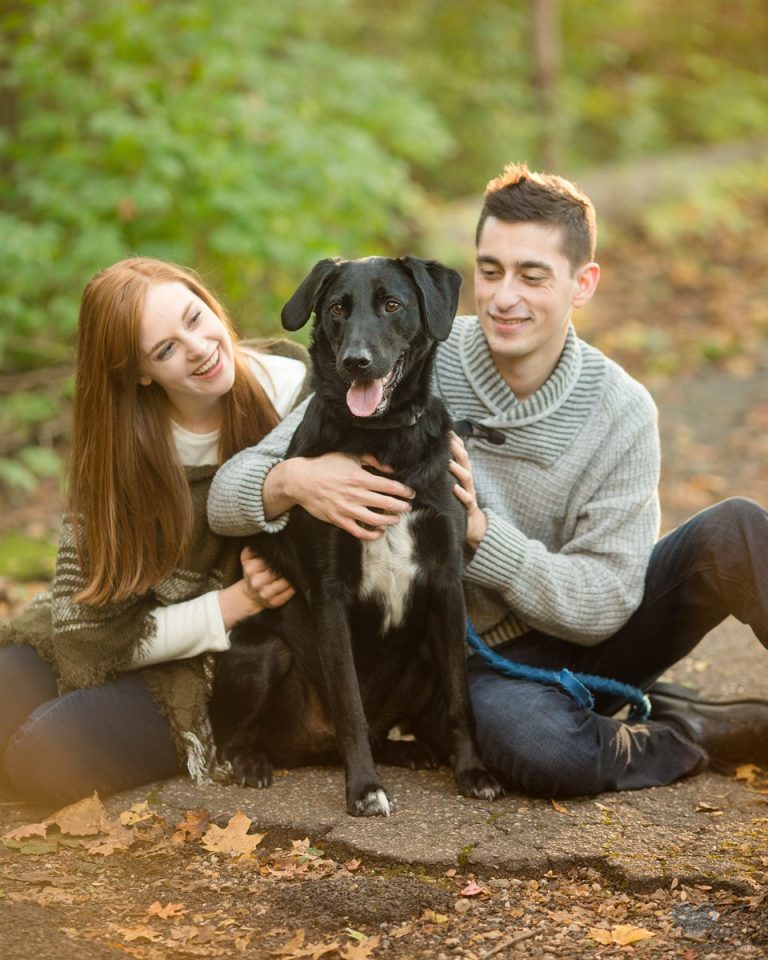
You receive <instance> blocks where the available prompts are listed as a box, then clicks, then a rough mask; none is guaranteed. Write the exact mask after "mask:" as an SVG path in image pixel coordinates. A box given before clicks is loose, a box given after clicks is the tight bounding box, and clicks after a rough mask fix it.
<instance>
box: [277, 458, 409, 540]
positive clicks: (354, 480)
mask: <svg viewBox="0 0 768 960" xmlns="http://www.w3.org/2000/svg"><path fill="white" fill-rule="evenodd" d="M366 467H373V469H374V470H376V471H380V472H379V473H372V472H371V471H370V470H368V469H366ZM391 472H392V471H391V469H390V468H389V467H387V466H385V465H384V464H382V463H379V461H378V460H377V459H376V457H373V456H370V455H368V454H365V455H363V456H361V457H356V456H352V455H351V454H347V453H326V454H324V455H323V456H321V457H293V458H292V459H289V460H284V461H283V462H282V463H280V464H277V465H276V466H275V467H273V469H272V470H271V471H270V472H269V474H268V475H267V482H266V483H265V484H264V500H265V506H266V507H267V508H268V512H269V515H273V514H274V510H269V507H273V508H274V506H276V505H277V504H280V505H281V506H282V507H283V509H287V508H289V507H290V506H294V505H295V504H299V505H300V506H302V507H303V508H304V509H305V510H306V511H307V513H311V514H312V516H313V517H317V519H318V520H323V521H324V522H325V523H332V524H335V525H336V526H337V527H341V529H342V530H346V531H347V533H351V534H352V536H354V537H357V538H358V539H359V540H378V539H379V538H380V537H381V536H382V535H383V534H384V531H385V529H386V528H387V527H390V526H392V525H393V524H395V523H397V522H398V520H399V519H400V517H401V515H402V514H404V513H410V511H411V504H410V502H409V501H410V500H412V499H413V497H414V493H413V490H411V489H410V487H407V486H406V485H405V484H403V483H400V482H399V481H398V480H392V479H390V478H389V477H387V476H382V475H381V474H387V473H391ZM273 475H274V476H273ZM268 497H269V500H268Z"/></svg>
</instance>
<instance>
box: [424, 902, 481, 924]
mask: <svg viewBox="0 0 768 960" xmlns="http://www.w3.org/2000/svg"><path fill="white" fill-rule="evenodd" d="M467 907H469V904H467ZM419 920H424V921H425V922H426V923H448V917H447V916H446V914H444V913H435V911H434V910H429V909H427V910H425V911H424V912H423V913H422V915H421V916H420V917H419Z"/></svg>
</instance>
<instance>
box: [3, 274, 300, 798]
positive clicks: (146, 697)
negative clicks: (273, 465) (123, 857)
mask: <svg viewBox="0 0 768 960" xmlns="http://www.w3.org/2000/svg"><path fill="white" fill-rule="evenodd" d="M282 346H283V347H286V348H288V352H290V353H293V354H294V357H293V358H291V357H287V356H280V355H278V353H279V351H280V350H281V342H277V343H272V344H268V345H265V348H266V349H267V350H271V351H272V352H265V350H264V349H262V350H261V351H260V352H257V351H256V350H255V349H254V348H253V347H249V346H248V345H247V344H244V343H242V342H239V341H238V339H237V337H236V335H235V332H234V330H233V328H232V325H231V323H230V321H229V319H228V317H227V315H226V313H225V312H224V310H223V308H222V307H221V305H220V304H219V303H218V302H217V300H216V299H215V298H214V297H213V296H212V294H211V293H210V292H209V291H208V290H206V288H205V287H204V286H203V285H202V283H201V282H200V280H199V279H198V278H197V277H196V276H194V275H193V274H192V273H190V272H188V271H185V270H182V269H181V268H179V267H177V266H174V265H172V264H168V263H164V262H162V261H158V260H152V259H148V258H133V259H129V260H123V261H121V262H119V263H116V264H114V265H113V266H111V267H109V268H107V269H106V270H104V271H102V272H101V273H99V274H98V275H97V276H95V277H94V278H93V279H92V280H91V281H90V283H89V284H88V285H87V286H86V288H85V291H84V293H83V298H82V303H81V307H80V319H79V332H78V346H77V372H76V378H75V396H74V411H73V430H72V441H71V457H70V468H69V512H68V515H67V516H66V517H65V519H64V523H63V527H62V531H61V536H60V541H59V549H58V556H57V564H56V574H55V577H54V581H53V585H52V588H51V590H50V592H48V593H45V594H43V595H41V596H40V597H38V598H36V599H35V600H34V601H33V602H32V604H30V606H29V607H28V608H27V610H25V611H24V612H23V613H22V615H21V616H20V617H19V618H18V619H17V620H16V621H14V622H13V623H12V624H11V625H10V626H4V628H3V630H2V633H0V788H3V787H4V788H5V789H6V790H7V789H9V788H10V790H11V791H13V792H14V793H16V794H19V795H20V796H22V797H24V798H26V799H30V800H35V801H38V802H43V803H55V804H60V803H65V802H71V801H73V800H76V799H79V798H80V797H83V796H86V795H88V794H90V793H92V792H93V791H94V790H97V791H98V792H99V793H100V794H101V795H107V794H110V793H114V792H117V791H119V790H125V789H128V788H130V787H133V786H138V785H140V784H142V783H147V782H150V781H152V780H157V779H163V778H166V777H170V776H173V775H175V774H177V773H179V772H180V771H181V770H183V769H184V768H185V767H186V768H187V769H188V770H189V772H190V773H191V774H192V775H193V776H194V777H195V778H196V779H198V780H202V779H204V778H205V777H206V776H207V774H208V772H209V771H210V770H211V765H212V758H213V746H212V741H211V734H210V727H209V724H208V718H207V712H206V702H207V696H208V691H209V685H210V677H211V660H212V658H211V657H210V654H212V653H215V652H216V651H220V650H224V649H226V648H227V646H228V638H227V635H228V630H229V628H230V627H231V626H232V625H233V624H234V623H236V622H237V621H238V620H240V619H242V618H243V617H246V616H248V615H250V614H252V613H254V612H256V611H258V610H260V609H263V608H264V607H265V606H278V605H280V604H281V603H285V602H286V600H288V599H289V597H290V596H291V595H292V589H291V587H290V586H289V584H288V583H287V582H286V581H285V580H282V579H281V578H279V577H277V576H276V575H275V574H273V573H272V571H270V570H269V569H268V568H266V567H265V566H264V564H263V563H262V562H261V561H260V560H259V559H258V558H255V557H253V555H252V554H250V553H249V552H248V551H243V553H242V555H241V553H240V546H239V544H238V542H237V541H236V540H233V539H231V538H226V537H220V536H217V535H215V534H213V533H212V532H211V531H210V530H209V528H208V525H207V522H206V517H205V504H206V498H207V494H208V487H209V485H210V481H211V478H212V477H213V474H214V473H215V472H216V468H217V465H218V464H220V463H221V462H223V460H225V459H227V458H228V457H230V456H231V455H232V454H233V453H235V452H237V451H238V450H241V449H242V448H244V447H246V446H250V445H252V444H254V443H257V442H258V441H259V440H260V439H261V438H262V437H263V436H264V434H265V433H267V431H268V430H270V429H271V428H272V427H273V426H274V425H275V424H276V423H277V422H278V421H279V419H281V418H282V417H283V416H284V415H285V414H286V413H287V412H288V410H290V409H291V408H292V407H293V406H294V405H295V404H296V402H297V401H298V400H299V399H300V396H301V395H302V394H303V392H304V374H305V372H306V367H305V365H304V363H302V362H301V360H299V359H295V355H296V352H297V348H296V347H295V346H293V345H291V344H287V343H286V344H282Z"/></svg>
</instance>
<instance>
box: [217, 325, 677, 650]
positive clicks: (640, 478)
mask: <svg viewBox="0 0 768 960" xmlns="http://www.w3.org/2000/svg"><path fill="white" fill-rule="evenodd" d="M434 377H435V387H436V390H437V392H438V393H439V395H440V396H441V397H442V398H443V400H444V401H445V403H446V404H447V406H448V408H449V410H450V412H451V414H452V416H453V417H454V419H457V420H458V419H464V418H470V419H472V420H475V421H478V422H479V423H481V424H483V425H486V426H489V427H493V428H494V429H496V430H499V431H501V432H502V433H503V434H504V444H503V445H501V446H497V445H492V444H490V443H488V442H487V441H486V440H483V439H477V438H470V439H469V440H468V441H467V448H468V451H469V456H470V459H471V461H472V466H473V475H474V480H475V487H476V489H477V497H478V502H479V504H480V506H481V507H482V508H483V509H484V510H485V512H486V514H487V516H488V530H487V533H486V534H485V537H484V538H483V541H482V542H481V544H480V546H479V547H478V549H477V550H476V551H475V552H474V553H473V554H471V555H468V557H467V563H466V566H465V574H464V583H465V593H466V599H467V607H468V613H469V616H470V617H471V619H472V621H473V622H474V625H475V627H476V628H477V630H478V632H479V633H480V634H481V635H482V636H483V638H484V639H485V640H486V641H487V642H488V643H490V644H491V645H495V644H497V643H500V642H502V641H504V640H508V639H512V638H514V637H516V636H519V635H520V634H521V633H523V632H525V631H526V630H528V629H531V628H535V629H538V630H541V631H543V632H545V633H548V634H551V635H553V636H557V637H561V638H563V639H565V640H570V641H572V642H575V643H578V644H583V645H591V644H595V643H599V642H600V641H601V640H603V639H605V638H607V637H609V636H611V635H612V634H613V633H615V632H616V631H617V630H618V629H619V628H620V627H621V626H622V625H623V624H624V623H625V622H626V620H627V619H628V618H629V616H630V615H631V613H632V612H633V611H634V609H635V608H636V607H637V605H638V604H639V602H640V600H641V598H642V592H643V584H644V579H645V570H646V567H647V564H648V559H649V557H650V552H651V549H652V547H653V544H654V542H655V540H656V537H657V535H658V529H659V501H658V492H657V491H658V480H659V441H658V429H657V424H656V408H655V405H654V403H653V400H652V399H651V397H650V395H649V394H648V392H647V391H646V390H645V388H644V387H642V386H641V385H640V384H639V383H637V382H636V381H635V380H633V379H632V378H631V377H630V376H629V375H628V374H627V373H626V372H625V371H624V370H622V369H621V367H619V366H618V365H617V364H615V363H613V362H612V361H611V360H609V359H607V358H606V357H605V356H604V355H603V354H602V353H600V352H599V351H598V350H596V349H595V348H594V347H591V346H589V345H588V344H587V343H585V342H584V341H583V340H581V339H579V338H578V337H577V336H576V333H575V331H574V329H573V327H571V328H570V329H569V331H568V336H567V339H566V344H565V348H564V350H563V353H562V355H561V357H560V360H559V362H558V365H557V367H556V368H555V370H554V371H553V373H552V374H551V376H550V377H549V379H548V380H547V381H546V382H545V383H544V384H543V385H542V386H541V387H540V388H539V389H538V390H537V391H536V392H535V393H534V394H533V395H532V396H530V397H529V398H528V399H527V400H525V401H524V402H522V403H518V402H517V400H516V398H515V396H514V394H513V393H512V391H511V390H510V388H509V386H508V385H507V384H506V382H505V381H504V379H503V378H502V377H501V375H500V374H499V372H498V370H497V368H496V366H495V364H494V362H493V359H492V357H491V354H490V351H489V348H488V345H487V342H486V340H485V337H484V336H483V333H482V330H481V328H480V325H479V323H478V322H477V319H476V318H475V317H458V318H457V319H456V321H455V323H454V326H453V330H452V333H451V336H450V337H449V339H448V340H446V341H445V342H444V343H441V344H440V345H439V347H438V351H437V357H436V362H435V373H434ZM302 410H303V408H299V409H298V410H295V411H294V412H293V414H292V415H291V416H289V417H288V418H286V420H284V421H283V422H282V423H281V424H280V425H279V426H278V427H277V428H276V429H275V430H274V431H273V432H272V433H271V434H270V435H269V436H268V437H266V438H265V439H264V440H263V441H262V443H261V444H259V446H258V447H254V448H252V449H250V450H244V451H242V452H241V453H239V454H237V455H236V456H235V457H234V458H233V459H232V460H230V461H229V462H228V463H226V464H224V466H223V467H222V468H221V469H220V470H219V472H218V474H217V475H216V477H215V478H214V481H213V484H212V486H211V493H210V497H209V501H208V516H209V521H210V523H211V526H212V528H213V529H214V530H216V531H217V532H219V533H226V534H230V535H235V534H237V535H242V534H247V533H252V532H254V531H255V530H268V531H269V530H278V529H281V528H282V526H284V524H285V522H286V520H287V518H286V517H285V516H283V517H279V518H277V519H276V520H274V521H272V522H267V521H266V518H265V516H264V509H263V504H262V501H261V490H262V486H263V482H264V478H265V477H266V474H267V473H268V472H269V470H270V469H271V468H272V466H274V464H275V463H277V462H279V461H280V460H281V459H282V458H283V457H284V455H285V451H286V449H287V446H288V442H289V440H290V437H291V436H292V434H293V431H294V429H295V427H296V424H297V423H298V422H299V421H300V419H301V415H302Z"/></svg>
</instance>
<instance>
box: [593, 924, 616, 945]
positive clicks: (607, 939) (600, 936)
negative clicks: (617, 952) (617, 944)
mask: <svg viewBox="0 0 768 960" xmlns="http://www.w3.org/2000/svg"><path fill="white" fill-rule="evenodd" d="M589 937H590V939H591V940H596V941H597V942H598V943H604V944H609V943H613V937H612V936H611V931H610V930H603V929H602V928H601V927H590V928H589Z"/></svg>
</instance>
